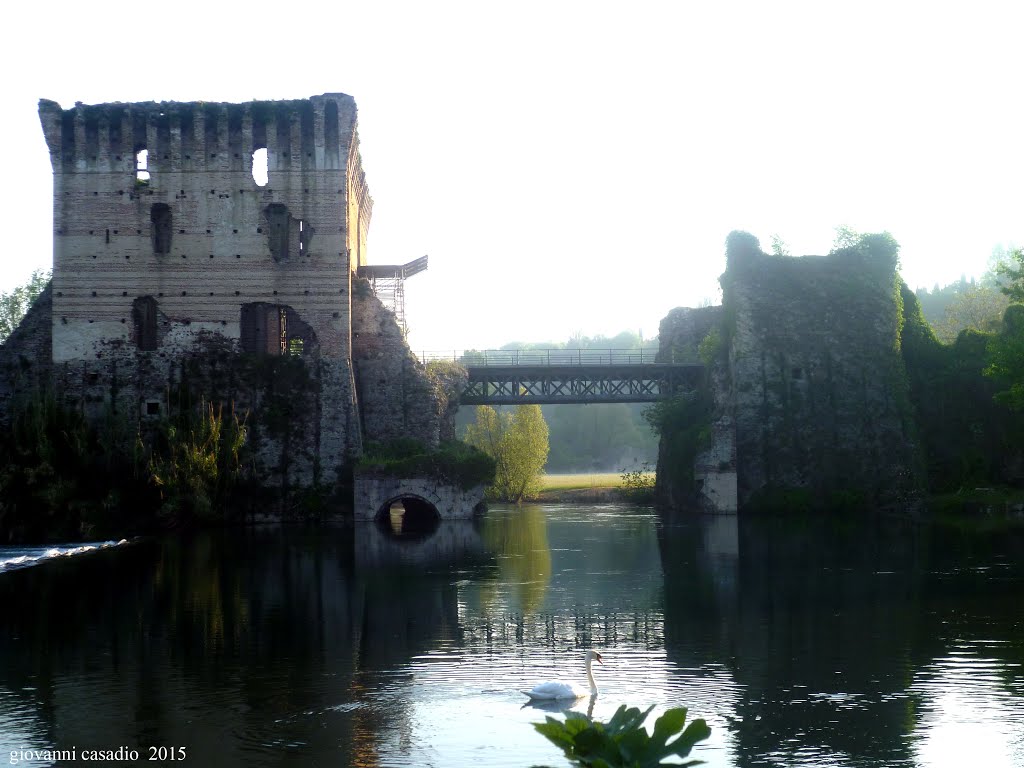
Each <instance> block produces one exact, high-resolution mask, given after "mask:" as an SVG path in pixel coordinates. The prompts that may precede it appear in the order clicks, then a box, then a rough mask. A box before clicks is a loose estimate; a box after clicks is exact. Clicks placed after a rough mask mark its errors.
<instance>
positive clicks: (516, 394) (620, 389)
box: [459, 363, 703, 405]
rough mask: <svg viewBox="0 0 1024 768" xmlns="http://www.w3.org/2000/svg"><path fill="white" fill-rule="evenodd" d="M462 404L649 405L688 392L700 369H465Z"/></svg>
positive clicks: (658, 366) (653, 366)
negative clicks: (466, 378)
mask: <svg viewBox="0 0 1024 768" xmlns="http://www.w3.org/2000/svg"><path fill="white" fill-rule="evenodd" d="M468 371H469V381H468V383H467V385H466V388H465V390H463V392H462V395H461V396H460V398H459V402H460V403H461V404H462V405H524V404H539V405H549V404H550V405H554V404H558V403H567V404H568V403H653V402H655V401H657V400H663V399H665V398H666V397H671V396H672V395H675V394H678V393H680V392H684V391H690V390H693V389H694V388H695V387H696V386H697V383H698V381H699V377H700V374H701V371H703V366H700V365H665V364H658V363H649V364H642V365H568V366H554V365H550V366H549V365H537V366H532V365H513V366H470V367H469V368H468Z"/></svg>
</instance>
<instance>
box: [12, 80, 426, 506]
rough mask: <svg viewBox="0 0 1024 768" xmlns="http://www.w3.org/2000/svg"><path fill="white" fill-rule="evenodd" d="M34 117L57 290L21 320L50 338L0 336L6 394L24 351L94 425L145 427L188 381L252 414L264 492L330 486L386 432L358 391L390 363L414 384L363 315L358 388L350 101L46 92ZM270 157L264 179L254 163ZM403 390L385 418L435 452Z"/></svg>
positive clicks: (361, 211)
mask: <svg viewBox="0 0 1024 768" xmlns="http://www.w3.org/2000/svg"><path fill="white" fill-rule="evenodd" d="M39 115H40V120H41V122H42V126H43V132H44V134H45V136H46V142H47V145H48V147H49V151H50V159H51V162H52V166H53V203H54V208H53V222H54V262H53V284H52V293H51V294H47V295H46V296H45V297H44V299H43V300H41V301H40V302H39V303H38V304H37V305H36V307H35V308H34V309H33V312H32V314H31V315H30V318H29V319H30V320H31V322H32V324H33V327H34V326H35V325H39V324H40V322H41V321H40V320H39V318H40V317H43V316H44V315H46V314H47V313H49V322H50V324H51V326H50V327H51V328H52V335H50V337H49V338H46V339H44V338H43V336H45V335H46V334H40V333H39V332H38V331H39V329H38V328H36V329H35V330H36V331H37V332H36V333H35V334H34V335H32V334H29V333H28V332H27V331H26V332H25V333H22V332H21V330H20V329H19V333H22V336H23V337H25V338H28V337H29V336H30V335H32V338H33V339H34V340H33V341H32V342H31V345H32V346H31V350H30V349H29V348H28V347H25V345H24V343H21V342H18V340H17V339H16V338H12V339H11V341H10V343H8V344H7V345H5V347H4V351H3V353H2V354H0V365H2V366H3V367H4V370H5V372H6V373H7V375H5V376H4V380H5V383H4V384H3V385H2V387H0V398H3V399H7V398H9V395H10V392H11V391H12V382H13V381H14V379H13V378H12V376H13V373H12V372H13V371H15V370H16V368H17V366H18V365H20V363H19V362H18V361H19V360H21V359H23V358H25V357H29V358H34V357H38V356H45V358H46V359H48V360H52V376H53V380H54V383H55V386H56V391H57V393H58V395H59V397H60V398H61V399H62V400H63V401H64V402H66V403H67V404H69V405H74V406H76V407H80V408H82V409H83V411H84V412H85V413H86V415H87V416H89V417H92V418H97V417H99V416H100V415H101V414H103V413H104V412H105V411H106V410H107V409H113V410H115V411H117V412H119V413H122V414H127V415H130V416H135V415H137V416H138V418H139V419H141V420H142V421H143V423H145V422H146V421H147V420H157V419H159V418H160V416H161V415H162V414H164V413H165V412H166V410H167V408H168V405H169V393H171V392H174V391H176V390H177V389H179V385H180V384H181V383H182V382H184V383H186V384H188V386H189V388H190V389H192V390H193V391H195V392H197V393H199V394H201V395H203V396H205V397H207V398H210V399H212V400H215V401H220V402H228V401H232V402H234V403H235V404H236V406H237V407H239V408H242V409H250V410H251V411H252V413H253V416H254V419H253V421H252V422H251V427H252V429H251V430H250V431H251V436H252V439H253V441H254V448H255V449H256V450H255V453H256V456H257V473H258V477H259V479H260V480H261V481H263V482H264V483H265V484H268V485H287V486H291V485H308V484H310V483H311V482H313V481H314V480H316V481H320V482H326V483H331V482H333V481H334V480H335V479H336V478H337V475H338V472H339V470H340V469H341V467H342V466H343V465H344V464H345V463H346V462H347V461H349V460H350V459H351V458H352V457H354V456H356V455H358V454H359V452H360V450H361V446H362V443H363V440H364V439H377V438H378V437H386V436H389V435H390V434H391V432H392V431H394V425H393V424H392V423H390V422H387V420H384V421H380V422H379V423H378V420H377V419H375V418H372V419H365V420H363V421H365V426H366V428H367V433H366V434H364V432H363V429H362V425H361V419H360V414H359V403H358V394H357V391H358V390H359V389H362V390H364V391H368V392H369V391H371V390H372V391H379V390H380V387H379V386H378V379H379V378H380V377H381V376H389V375H392V373H395V372H400V371H402V370H405V372H406V378H407V379H408V380H409V381H417V382H419V381H421V380H425V379H424V375H423V371H422V366H421V365H419V363H418V362H417V361H415V358H412V359H407V358H410V357H411V356H410V355H409V354H408V348H407V346H406V345H405V342H404V339H403V338H401V337H400V336H399V338H398V339H397V340H395V339H391V338H390V337H391V336H392V335H393V333H391V332H390V329H389V328H386V327H385V324H383V323H381V322H375V323H373V324H372V325H373V326H374V327H368V328H366V329H365V330H364V331H363V337H362V342H361V343H362V344H363V346H364V348H367V349H371V348H372V349H376V348H379V354H378V355H377V357H378V359H379V362H378V364H376V365H373V366H367V367H368V368H372V372H373V376H374V381H373V382H372V383H370V384H366V383H363V384H362V385H361V386H360V387H357V385H356V371H355V370H354V368H353V364H352V357H353V354H352V353H353V340H352V322H353V312H352V306H353V304H352V288H353V280H354V279H355V278H354V277H353V275H354V272H355V270H356V269H357V268H358V267H359V266H360V265H362V264H365V263H366V236H367V229H368V227H369V222H370V214H371V210H372V204H373V203H372V200H371V198H370V195H369V191H368V188H367V185H366V180H365V176H364V174H363V170H362V168H361V164H360V155H359V141H358V135H357V130H356V105H355V102H354V100H353V99H352V98H351V97H350V96H347V95H345V94H340V93H328V94H324V95H321V96H314V97H312V98H310V99H307V100H295V101H273V102H271V101H257V102H251V103H247V104H226V103H209V102H206V103H204V102H196V103H188V104H185V103H173V102H171V103H167V102H164V103H154V102H147V103H140V104H121V103H115V104H101V105H83V104H76V105H75V107H73V108H72V109H67V110H64V109H62V108H61V107H60V106H59V105H58V104H56V103H55V102H52V101H47V100H42V101H40V103H39ZM264 150H265V152H266V161H267V172H268V177H269V178H268V179H267V181H266V183H265V184H261V183H259V182H257V180H256V179H254V176H253V165H254V158H255V157H257V152H258V151H259V152H260V153H262V151H264ZM143 163H144V167H143ZM47 302H50V304H47ZM369 304H373V305H377V306H378V307H379V302H377V300H376V298H375V297H373V296H369V297H365V298H364V299H362V305H369ZM362 305H361V306H362ZM374 311H375V312H383V311H384V310H383V309H382V308H380V309H379V310H376V309H375V308H374ZM364 314H365V312H364ZM371 314H374V312H371ZM33 318H35V319H33ZM382 328H383V331H381V329H382ZM374 333H383V334H384V335H385V336H387V337H388V341H387V342H386V343H383V344H381V343H376V342H375V341H374V340H373V334H374ZM392 357H393V358H394V360H393V361H392V362H389V360H390V358H392ZM300 361H301V362H300ZM392 363H394V364H392ZM396 365H397V366H398V367H397V368H396ZM45 373H46V374H49V373H50V372H49V371H46V372H45ZM22 381H24V377H22ZM373 388H376V389H373ZM413 389H415V390H416V391H410V388H409V387H408V386H405V387H404V388H402V393H403V396H404V400H403V401H402V402H401V403H398V404H397V405H396V404H392V405H390V406H389V405H387V404H381V403H377V406H378V410H382V412H394V411H395V408H396V407H397V408H398V409H399V410H400V411H401V412H402V413H405V414H406V417H405V421H403V423H402V425H401V427H400V429H406V430H407V432H406V433H407V434H410V436H413V437H419V438H421V439H425V440H426V441H427V442H432V443H436V442H437V430H438V424H437V418H436V411H437V403H436V402H435V400H434V399H432V391H433V390H432V388H431V387H429V386H418V387H415V388H413ZM3 405H4V403H3V402H0V406H3ZM4 410H5V411H6V410H7V409H6V408H4ZM419 410H423V412H424V418H423V419H418V418H416V417H414V414H415V413H416V412H417V411H419ZM430 414H434V415H433V416H431V415H430ZM282 415H283V416H284V418H282Z"/></svg>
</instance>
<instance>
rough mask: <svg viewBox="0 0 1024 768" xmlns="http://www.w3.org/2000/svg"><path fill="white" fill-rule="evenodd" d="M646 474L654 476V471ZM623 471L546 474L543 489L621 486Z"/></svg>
mask: <svg viewBox="0 0 1024 768" xmlns="http://www.w3.org/2000/svg"><path fill="white" fill-rule="evenodd" d="M645 474H646V475H648V476H650V477H651V478H653V477H654V473H653V472H647V473H645ZM621 487H622V473H620V472H590V473H586V472H584V473H580V474H575V475H544V478H543V480H542V481H541V490H542V491H572V490H576V489H578V488H621Z"/></svg>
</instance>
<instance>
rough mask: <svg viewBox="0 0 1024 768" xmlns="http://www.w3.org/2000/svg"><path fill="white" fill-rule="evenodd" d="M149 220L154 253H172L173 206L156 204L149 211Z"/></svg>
mask: <svg viewBox="0 0 1024 768" xmlns="http://www.w3.org/2000/svg"><path fill="white" fill-rule="evenodd" d="M149 220H150V226H151V229H152V232H153V253H157V254H167V253H170V252H171V235H172V234H173V232H174V225H173V221H172V218H171V206H169V205H167V203H154V204H153V207H152V208H150V209H149Z"/></svg>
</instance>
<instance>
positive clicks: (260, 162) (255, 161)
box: [252, 147, 270, 187]
mask: <svg viewBox="0 0 1024 768" xmlns="http://www.w3.org/2000/svg"><path fill="white" fill-rule="evenodd" d="M252 180H253V181H255V182H256V186H258V187H265V186H267V184H268V183H269V181H270V173H269V171H268V168H267V148H266V147H260V148H259V149H257V150H256V151H255V152H253V153H252Z"/></svg>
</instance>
